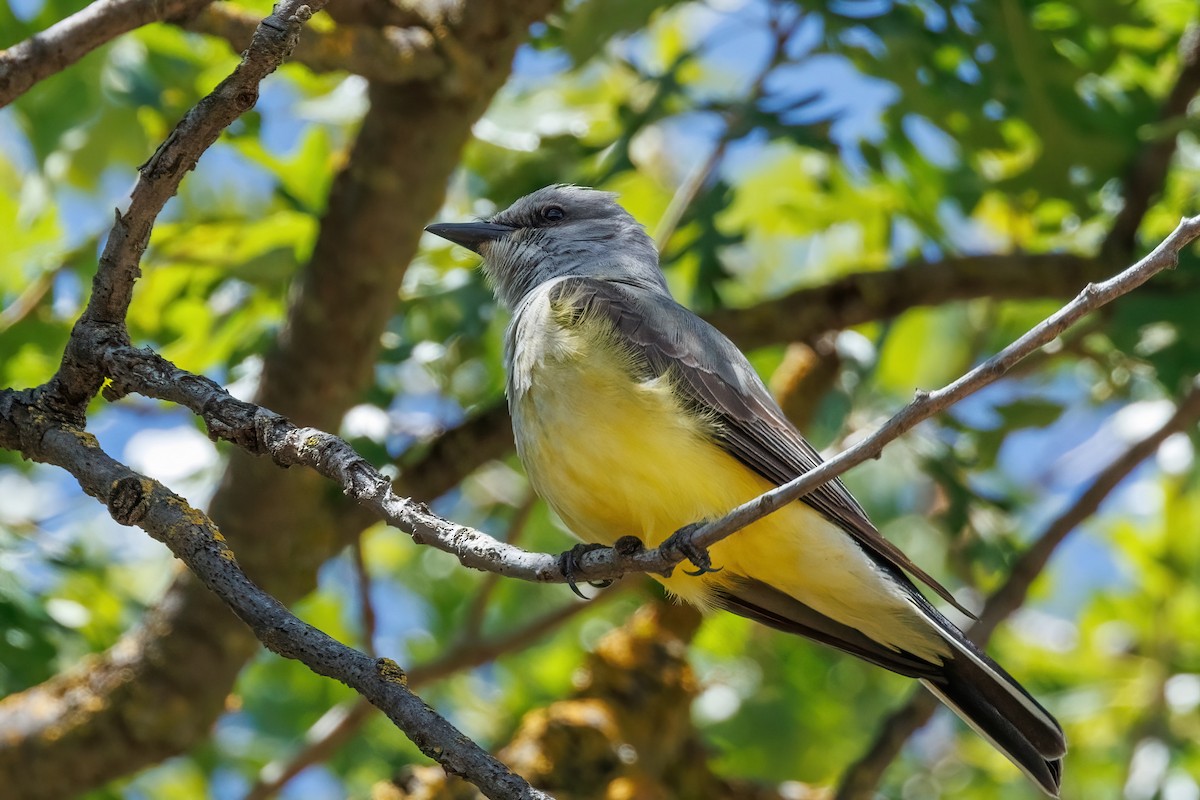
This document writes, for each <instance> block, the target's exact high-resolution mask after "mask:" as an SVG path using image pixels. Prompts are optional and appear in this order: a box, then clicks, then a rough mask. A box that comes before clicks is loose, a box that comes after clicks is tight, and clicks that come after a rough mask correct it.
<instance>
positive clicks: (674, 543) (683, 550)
mask: <svg viewBox="0 0 1200 800" xmlns="http://www.w3.org/2000/svg"><path fill="white" fill-rule="evenodd" d="M703 524H704V523H702V522H694V523H692V524H691V525H685V526H684V527H682V528H680V529H679V530H677V531H675V532H674V533H673V534H671V535H670V536H669V537H668V538H667V540H666V541H665V542H663V543H662V547H663V549H670V550H674V551H676V552H677V553H680V554H682V555H683V557H684V558H686V559H687V560H688V561H690V562H692V566H694V567H695V569H694V570H691V569H685V570H684V574H686V575H691V576H693V577H695V576H699V575H713V574H716V573H718V572H720V571H721V570H722V569H724V567H714V566H713V565H712V557H711V556H709V554H708V548H707V547H700V546H698V545H696V544H695V543H693V542H692V532H693V531H695V530H696V529H697V528H699V527H700V526H701V525H703Z"/></svg>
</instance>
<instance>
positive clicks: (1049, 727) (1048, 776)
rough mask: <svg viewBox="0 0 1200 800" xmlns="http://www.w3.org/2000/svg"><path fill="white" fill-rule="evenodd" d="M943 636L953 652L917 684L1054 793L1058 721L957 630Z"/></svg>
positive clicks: (1061, 748) (1060, 749)
mask: <svg viewBox="0 0 1200 800" xmlns="http://www.w3.org/2000/svg"><path fill="white" fill-rule="evenodd" d="M945 635H946V638H947V639H948V640H950V641H951V644H953V645H954V647H955V649H956V651H957V652H956V653H955V655H954V658H952V659H948V660H947V661H946V662H945V663H944V664H943V665H942V674H941V675H940V676H939V677H936V678H923V679H922V680H921V683H923V684H925V686H926V688H928V689H929V691H931V692H933V693H934V695H936V696H937V698H938V699H939V700H941V701H942V702H943V703H945V704H946V705H947V706H949V707H950V708H951V709H952V710H953V711H954V712H955V713H956V714H958V716H960V717H961V718H962V720H963V721H964V722H966V723H967V724H968V725H970V726H971V727H972V728H974V729H975V731H976V732H978V733H979V735H981V736H983V737H984V738H985V739H987V740H988V741H989V742H991V743H992V744H993V745H994V746H995V747H996V749H998V750H999V751H1000V752H1002V753H1004V754H1005V755H1006V756H1008V759H1009V760H1010V761H1012V762H1013V763H1014V764H1016V765H1017V766H1018V767H1020V768H1021V771H1022V772H1024V773H1025V774H1026V775H1028V776H1029V778H1030V779H1032V780H1033V781H1034V783H1036V784H1037V785H1038V786H1040V787H1041V788H1042V791H1044V792H1045V793H1046V794H1048V795H1049V796H1051V797H1058V791H1059V783H1060V781H1061V780H1062V758H1063V756H1064V755H1065V754H1066V752H1067V742H1066V738H1065V737H1064V736H1063V732H1062V728H1060V727H1059V725H1058V722H1057V721H1056V720H1055V719H1054V717H1053V716H1051V715H1050V712H1048V711H1046V709H1044V708H1043V707H1042V705H1041V704H1040V703H1038V701H1036V700H1034V699H1033V697H1031V696H1030V694H1029V693H1028V692H1026V691H1025V689H1023V688H1022V687H1021V685H1020V684H1018V683H1017V682H1016V681H1015V680H1013V678H1012V676H1011V675H1009V674H1008V673H1007V672H1005V671H1004V669H1003V668H1002V667H1001V666H1000V665H999V664H997V663H996V662H995V661H992V660H991V659H990V658H988V657H987V656H986V655H985V654H984V653H983V652H981V651H980V650H979V649H978V648H976V647H975V645H973V644H971V642H969V641H967V640H966V639H965V638H964V637H963V636H962V634H960V633H959V632H958V630H957V629H955V628H953V627H951V628H950V629H949V630H946V632H945Z"/></svg>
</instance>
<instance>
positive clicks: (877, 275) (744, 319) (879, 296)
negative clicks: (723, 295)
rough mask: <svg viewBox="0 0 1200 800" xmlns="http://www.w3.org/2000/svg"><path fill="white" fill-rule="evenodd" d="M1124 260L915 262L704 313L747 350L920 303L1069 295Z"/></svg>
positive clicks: (1057, 257)
mask: <svg viewBox="0 0 1200 800" xmlns="http://www.w3.org/2000/svg"><path fill="white" fill-rule="evenodd" d="M1119 263H1120V262H1112V261H1108V260H1105V259H1100V258H1092V257H1087V256H1078V255H1073V254H1070V253H1037V254H1034V253H1012V254H1005V255H975V256H956V257H952V258H946V259H943V260H941V261H935V262H928V261H914V262H912V263H910V264H906V265H905V266H902V267H897V268H895V269H888V270H879V271H875V272H856V273H853V274H851V275H846V276H844V277H841V278H838V279H836V280H833V281H830V282H829V283H823V284H821V285H819V286H812V287H807V288H804V289H798V290H797V291H795V292H792V293H791V294H788V295H784V296H783V297H779V298H775V299H774V300H768V301H766V302H764V303H759V304H758V305H755V306H751V307H749V308H723V309H717V310H714V311H713V312H711V313H710V314H707V315H706V316H705V319H707V320H708V321H709V322H711V323H712V324H713V325H714V326H716V327H717V328H718V329H720V330H721V331H722V332H723V333H724V334H725V335H726V336H728V337H729V338H730V339H732V340H733V341H734V343H735V344H737V346H738V347H740V348H742V349H743V350H754V349H756V348H759V347H766V346H767V345H772V344H778V343H779V342H800V341H809V340H811V339H813V338H814V337H816V336H817V335H818V334H821V333H824V332H826V331H836V330H843V329H845V328H849V327H852V326H854V325H861V324H862V323H864V322H873V321H874V320H879V319H887V318H890V317H895V316H898V315H899V314H901V313H902V312H904V311H907V310H909V309H911V308H917V307H919V306H934V305H939V304H941V303H946V302H950V301H952V300H971V299H974V298H976V297H995V298H1004V299H1009V300H1021V299H1026V298H1039V297H1070V296H1071V295H1073V294H1074V293H1075V292H1077V291H1079V287H1080V286H1083V285H1085V284H1087V283H1089V282H1091V281H1098V280H1103V279H1104V278H1105V277H1107V276H1108V275H1111V274H1112V271H1113V270H1114V269H1115V268H1116V266H1117V265H1118V264H1119Z"/></svg>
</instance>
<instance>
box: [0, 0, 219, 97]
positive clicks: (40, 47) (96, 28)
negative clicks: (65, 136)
mask: <svg viewBox="0 0 1200 800" xmlns="http://www.w3.org/2000/svg"><path fill="white" fill-rule="evenodd" d="M210 2H212V0H96V2H94V3H92V4H91V5H89V6H87V7H86V8H84V9H82V10H80V11H78V12H76V13H74V14H72V15H71V16H69V17H67V18H66V19H64V20H62V21H61V22H56V23H55V24H53V25H51V26H50V27H49V28H47V29H46V30H44V31H42V32H41V33H38V34H35V35H34V36H31V37H30V38H28V39H26V40H25V41H23V42H19V43H18V44H15V45H13V46H12V47H10V48H8V49H7V50H4V51H0V108H3V107H4V106H6V105H8V104H9V103H11V102H12V101H13V100H14V99H16V98H17V97H20V96H21V95H22V94H23V93H24V92H25V91H27V90H28V89H29V87H31V86H33V85H34V84H36V83H37V82H38V81H40V80H42V79H43V78H48V77H49V76H51V75H53V74H55V73H56V72H61V71H62V70H64V69H66V68H67V67H69V66H71V65H72V64H74V63H75V62H76V61H78V60H79V59H81V58H83V57H84V56H85V55H87V54H88V53H90V52H92V51H93V50H95V49H96V48H97V47H99V46H101V45H102V44H105V43H106V42H109V41H111V40H113V39H115V38H116V37H118V36H120V35H121V34H123V33H127V32H129V31H131V30H133V29H134V28H140V27H141V26H142V25H147V24H149V23H151V22H158V21H161V20H167V19H175V18H177V17H186V16H188V15H189V14H194V13H195V12H196V11H198V10H199V9H201V8H203V7H204V6H206V5H208V4H209V3H210Z"/></svg>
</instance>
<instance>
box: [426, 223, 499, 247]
mask: <svg viewBox="0 0 1200 800" xmlns="http://www.w3.org/2000/svg"><path fill="white" fill-rule="evenodd" d="M425 230H427V231H429V232H430V233H432V234H433V235H434V236H440V237H442V238H443V239H446V240H448V241H451V242H454V243H455V244H461V245H462V246H463V247H465V248H467V249H468V250H474V251H475V252H476V253H478V252H479V248H480V246H481V245H483V244H486V243H487V242H494V241H496V240H497V239H503V238H504V237H505V236H508V235H509V234H510V233H512V232H513V231H515V230H516V228H513V227H510V226H508V225H501V224H499V223H496V222H438V223H436V224H434V225H430V226H428V227H426V228H425Z"/></svg>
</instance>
